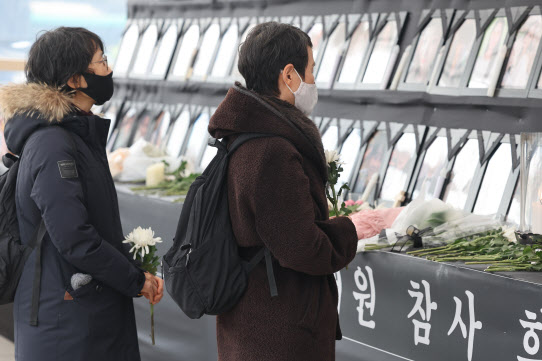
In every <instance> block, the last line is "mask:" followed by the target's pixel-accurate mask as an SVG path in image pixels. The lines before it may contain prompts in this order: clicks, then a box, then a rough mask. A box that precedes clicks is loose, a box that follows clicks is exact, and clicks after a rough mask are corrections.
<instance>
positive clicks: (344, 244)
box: [248, 138, 357, 275]
mask: <svg viewBox="0 0 542 361" xmlns="http://www.w3.org/2000/svg"><path fill="white" fill-rule="evenodd" d="M264 141H266V142H267V146H266V150H265V152H264V156H263V159H262V160H261V162H259V166H258V167H255V173H254V174H253V175H252V176H251V177H250V178H252V179H253V180H254V183H255V184H256V186H255V187H254V188H253V190H254V194H250V195H248V196H249V197H251V199H252V208H253V212H254V218H255V224H256V231H257V233H258V235H259V236H260V237H261V239H262V240H263V242H264V244H265V245H266V246H267V247H268V249H269V250H270V251H271V253H272V254H273V256H274V257H275V258H276V259H277V260H278V262H279V263H280V265H281V266H283V267H286V268H290V269H293V270H295V271H299V272H303V273H307V274H310V275H328V274H332V273H334V272H337V271H339V270H340V269H342V268H344V267H345V266H346V265H348V263H350V262H351V261H352V259H353V258H354V256H355V254H356V246H357V237H356V229H355V227H354V224H353V223H352V221H350V219H349V218H347V217H338V218H334V219H332V220H327V221H315V210H314V204H313V202H314V201H313V198H312V195H311V190H310V184H309V179H308V177H307V175H306V174H305V172H304V170H303V166H302V161H303V160H302V157H301V155H300V154H299V153H298V152H297V150H296V149H295V147H293V146H292V145H291V144H290V143H289V142H288V141H286V140H284V139H280V138H279V139H278V140H277V138H272V139H266V140H264ZM322 196H324V195H322Z"/></svg>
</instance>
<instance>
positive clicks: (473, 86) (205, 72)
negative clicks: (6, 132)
mask: <svg viewBox="0 0 542 361" xmlns="http://www.w3.org/2000/svg"><path fill="white" fill-rule="evenodd" d="M408 15H409V14H408V13H407V12H390V13H370V14H332V15H322V16H287V17H240V18H193V19H154V18H153V19H130V20H129V21H128V23H127V26H126V30H125V32H124V35H123V40H122V42H121V46H120V50H119V55H118V57H117V60H116V62H115V66H114V70H115V76H116V77H127V78H137V79H155V80H168V81H181V82H196V83H197V82H211V83H231V82H232V81H241V82H242V81H243V79H242V76H241V75H240V74H239V72H238V70H237V58H238V51H237V50H238V47H239V46H240V45H241V44H242V42H243V41H244V39H245V38H246V36H247V34H248V32H249V31H250V30H251V29H252V28H253V27H254V26H255V25H256V24H258V23H261V22H265V21H279V22H283V23H289V24H292V25H294V26H298V27H300V28H301V29H302V30H304V31H305V32H307V33H308V34H309V36H310V37H311V39H312V43H313V52H314V58H315V61H316V64H317V66H316V68H315V75H316V83H317V85H318V87H319V88H320V89H340V90H360V89H361V90H363V89H391V90H405V91H426V92H429V93H435V94H446V95H488V96H493V95H499V96H512V97H514V96H518V97H542V78H541V76H540V75H541V69H542V59H541V52H542V49H541V47H540V42H541V37H542V13H541V10H540V6H523V7H512V8H499V9H488V10H470V11H468V10H453V9H445V10H441V9H433V10H424V11H423V12H422V14H420V15H421V16H420V19H421V20H420V22H419V24H418V25H417V30H416V36H415V37H414V39H413V40H412V42H411V44H410V45H408V46H404V49H401V44H404V43H405V41H404V39H402V36H403V34H404V33H405V31H404V28H405V24H406V19H407V16H408Z"/></svg>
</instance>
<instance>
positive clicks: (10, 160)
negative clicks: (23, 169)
mask: <svg viewBox="0 0 542 361" xmlns="http://www.w3.org/2000/svg"><path fill="white" fill-rule="evenodd" d="M18 160H19V158H18V157H17V156H16V155H13V154H11V153H6V154H4V156H3V157H2V163H4V166H5V167H6V168H11V166H12V165H13V164H15V162H16V161H18Z"/></svg>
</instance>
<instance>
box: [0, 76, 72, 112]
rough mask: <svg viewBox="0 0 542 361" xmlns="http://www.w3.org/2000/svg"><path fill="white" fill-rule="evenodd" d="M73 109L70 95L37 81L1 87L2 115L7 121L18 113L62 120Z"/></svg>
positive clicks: (0, 109)
mask: <svg viewBox="0 0 542 361" xmlns="http://www.w3.org/2000/svg"><path fill="white" fill-rule="evenodd" d="M72 111H73V103H72V98H71V97H70V95H68V94H66V93H64V92H62V91H60V89H57V88H54V87H50V86H47V85H43V84H37V83H27V84H10V85H6V86H3V87H0V115H1V116H2V117H3V118H4V120H5V121H6V122H7V121H9V120H11V118H13V117H14V116H16V115H18V114H26V115H27V116H34V115H39V116H40V118H43V119H45V120H47V121H48V122H60V121H61V120H62V119H64V117H65V116H66V115H68V114H69V113H70V112H72Z"/></svg>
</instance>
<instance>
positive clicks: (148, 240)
mask: <svg viewBox="0 0 542 361" xmlns="http://www.w3.org/2000/svg"><path fill="white" fill-rule="evenodd" d="M122 243H133V247H132V248H131V249H130V253H132V252H133V253H134V259H136V256H137V254H138V253H139V252H141V258H143V257H145V254H149V246H155V245H156V243H162V238H160V237H156V238H155V237H154V231H153V230H152V229H151V228H141V227H137V228H136V229H134V230H133V231H132V232H130V234H129V235H127V236H126V240H124V241H123V242H122ZM134 251H135V252H134Z"/></svg>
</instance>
